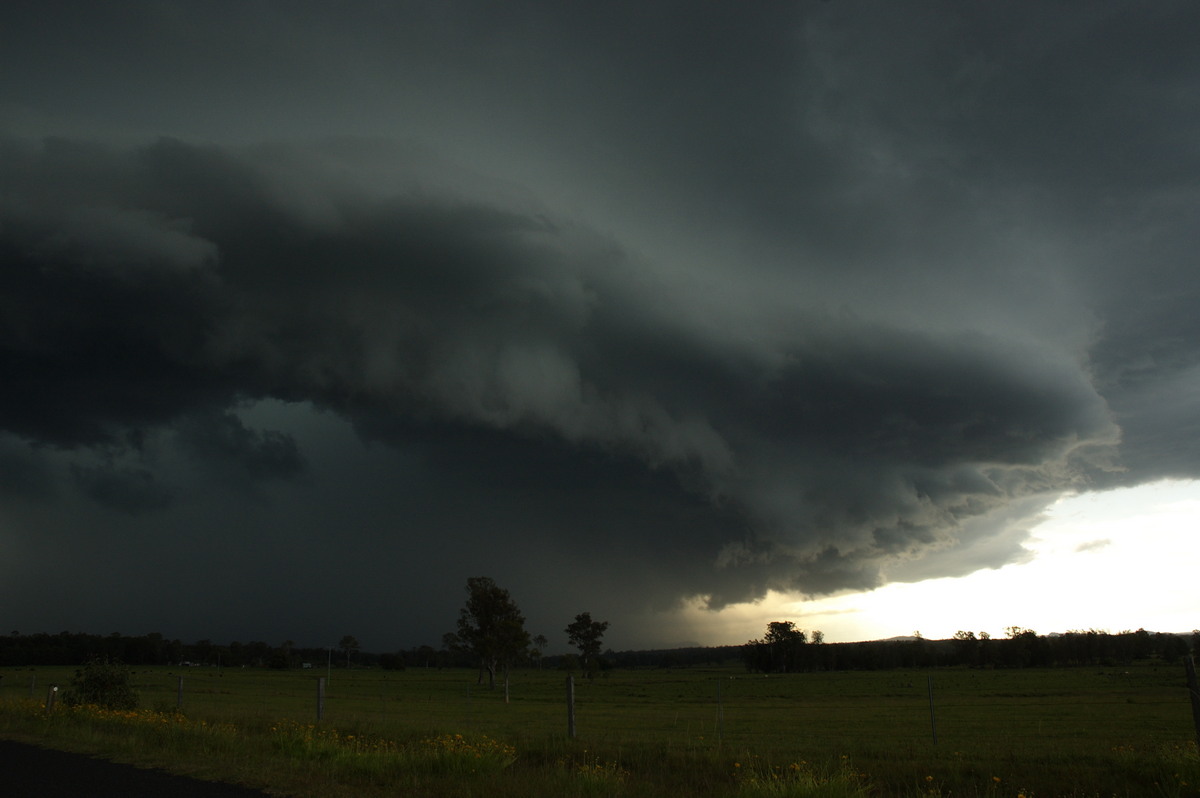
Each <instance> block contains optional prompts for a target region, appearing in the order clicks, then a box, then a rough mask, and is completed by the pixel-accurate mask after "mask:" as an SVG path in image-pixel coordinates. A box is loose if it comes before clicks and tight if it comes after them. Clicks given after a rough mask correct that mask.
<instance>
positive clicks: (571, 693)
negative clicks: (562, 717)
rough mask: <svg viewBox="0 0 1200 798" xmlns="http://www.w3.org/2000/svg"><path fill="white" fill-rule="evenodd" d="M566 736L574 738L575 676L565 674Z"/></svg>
mask: <svg viewBox="0 0 1200 798" xmlns="http://www.w3.org/2000/svg"><path fill="white" fill-rule="evenodd" d="M567 736H568V737H570V738H571V739H572V740H574V739H575V677H574V676H573V675H571V674H568V675H567Z"/></svg>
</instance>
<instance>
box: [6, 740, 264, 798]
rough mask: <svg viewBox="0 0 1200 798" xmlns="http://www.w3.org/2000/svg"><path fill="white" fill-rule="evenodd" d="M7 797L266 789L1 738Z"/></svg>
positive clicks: (232, 795) (99, 797)
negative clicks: (193, 776) (222, 782)
mask: <svg viewBox="0 0 1200 798" xmlns="http://www.w3.org/2000/svg"><path fill="white" fill-rule="evenodd" d="M0 796H3V798H159V796H163V797H164V798H266V796H267V794H266V793H265V792H260V791H259V790H251V789H248V788H246V787H238V786H236V785H233V784H218V783H216V782H211V781H200V780H199V779H189V778H187V777H186V776H175V775H172V774H170V773H165V772H163V771H161V770H143V769H141V768H137V767H134V766H133V765H122V764H118V763H116V762H109V761H107V760H104V759H95V758H93V757H90V756H86V755H84V754H71V753H67V752H65V751H51V750H48V749H46V748H38V747H37V746H33V745H25V744H24V743H14V742H9V741H7V740H0Z"/></svg>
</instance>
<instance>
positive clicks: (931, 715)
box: [926, 676, 937, 745]
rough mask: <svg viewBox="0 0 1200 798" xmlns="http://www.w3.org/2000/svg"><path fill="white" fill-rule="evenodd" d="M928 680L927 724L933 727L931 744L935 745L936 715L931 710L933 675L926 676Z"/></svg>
mask: <svg viewBox="0 0 1200 798" xmlns="http://www.w3.org/2000/svg"><path fill="white" fill-rule="evenodd" d="M926 678H927V679H928V680H929V726H930V728H932V729H933V744H934V745H937V715H935V714H934V711H933V677H932V676H927V677H926Z"/></svg>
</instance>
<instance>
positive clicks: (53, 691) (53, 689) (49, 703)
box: [46, 684, 58, 712]
mask: <svg viewBox="0 0 1200 798" xmlns="http://www.w3.org/2000/svg"><path fill="white" fill-rule="evenodd" d="M56 698H58V685H57V684H52V685H50V689H49V690H47V691H46V711H47V712H53V711H54V699H56Z"/></svg>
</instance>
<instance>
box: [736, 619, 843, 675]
mask: <svg viewBox="0 0 1200 798" xmlns="http://www.w3.org/2000/svg"><path fill="white" fill-rule="evenodd" d="M823 639H824V635H822V640H823ZM806 643H807V638H806V636H805V634H804V630H803V629H797V628H796V624H794V623H792V622H791V621H771V622H770V623H768V624H767V633H766V634H765V635H763V637H762V638H760V639H758V640H751V641H749V642H748V643H746V645H745V647H744V649H743V653H742V657H743V659H744V660H745V661H746V667H748V668H750V669H751V670H756V671H762V672H763V673H789V672H795V671H798V670H800V669H801V659H802V657H803V654H804V653H805V652H804V646H805V644H806Z"/></svg>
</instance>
